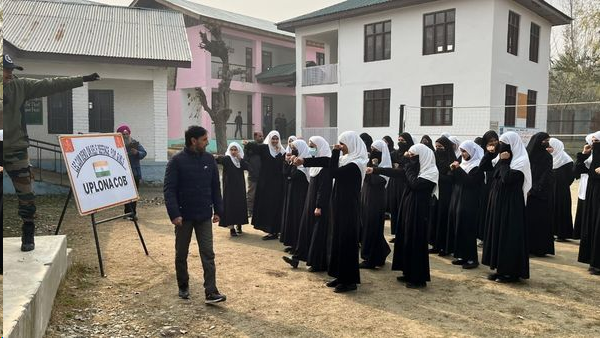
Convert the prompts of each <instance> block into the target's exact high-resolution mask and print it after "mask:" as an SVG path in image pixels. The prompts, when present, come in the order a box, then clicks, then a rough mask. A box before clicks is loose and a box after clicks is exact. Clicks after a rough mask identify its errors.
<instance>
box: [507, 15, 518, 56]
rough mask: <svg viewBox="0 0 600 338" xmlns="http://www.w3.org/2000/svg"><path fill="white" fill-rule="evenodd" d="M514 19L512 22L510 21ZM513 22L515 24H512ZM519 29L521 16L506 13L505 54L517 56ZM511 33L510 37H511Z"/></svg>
mask: <svg viewBox="0 0 600 338" xmlns="http://www.w3.org/2000/svg"><path fill="white" fill-rule="evenodd" d="M511 19H514V20H511ZM513 21H515V22H513ZM520 29H521V15H520V14H517V13H516V12H513V11H508V32H507V37H506V52H507V53H509V54H512V55H514V56H518V55H519V30H520ZM511 33H512V35H511Z"/></svg>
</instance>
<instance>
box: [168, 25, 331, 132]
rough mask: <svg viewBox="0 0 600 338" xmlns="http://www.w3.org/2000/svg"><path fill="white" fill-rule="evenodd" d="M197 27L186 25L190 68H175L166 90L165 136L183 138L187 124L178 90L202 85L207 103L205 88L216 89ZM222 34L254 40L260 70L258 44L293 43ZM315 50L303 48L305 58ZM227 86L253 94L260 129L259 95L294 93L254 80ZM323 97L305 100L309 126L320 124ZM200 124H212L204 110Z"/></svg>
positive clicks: (244, 34) (228, 32) (312, 58)
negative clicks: (170, 88)
mask: <svg viewBox="0 0 600 338" xmlns="http://www.w3.org/2000/svg"><path fill="white" fill-rule="evenodd" d="M200 29H203V30H204V28H203V26H195V27H190V28H187V35H188V40H189V43H190V49H191V52H192V63H191V68H178V70H177V84H176V90H175V91H169V93H168V96H167V100H168V108H167V109H168V114H169V118H168V123H169V127H168V135H169V138H171V139H174V138H181V137H183V131H184V130H185V128H187V126H184V125H183V123H182V120H183V118H182V115H183V114H184V112H183V108H184V107H183V106H184V105H183V104H182V101H183V100H184V99H186V98H184V97H183V95H185V94H183V93H182V92H181V91H180V90H181V89H188V88H195V87H202V88H204V89H205V92H206V96H207V100H208V102H209V104H210V102H211V91H210V90H208V88H217V87H218V83H219V80H218V79H212V78H211V55H210V53H208V52H205V51H204V50H203V49H201V48H200V47H198V46H199V44H200ZM223 33H224V34H226V35H229V36H233V37H237V38H242V39H246V40H250V41H253V42H254V46H253V51H254V57H253V61H254V67H255V68H256V69H260V65H261V63H262V43H268V44H272V45H276V46H282V47H287V48H295V43H294V42H288V41H282V40H277V39H273V38H269V37H263V36H260V35H255V34H251V33H247V32H242V31H237V30H232V29H229V28H224V29H223ZM317 51H319V50H318V49H317V48H314V47H309V48H307V60H310V61H316V52H317ZM231 89H232V90H233V91H236V92H246V93H250V94H252V95H253V105H252V106H253V116H252V117H253V122H254V130H262V123H261V119H262V95H282V96H295V89H294V88H288V87H278V86H271V85H264V84H258V83H244V82H239V81H232V82H231ZM323 111H324V107H323V99H322V98H318V97H311V98H308V100H307V123H308V126H311V127H319V126H323ZM200 120H201V121H200V124H201V125H202V126H203V127H205V128H207V129H208V130H212V123H211V120H210V117H209V116H208V114H207V113H206V112H203V113H202V116H201V118H200Z"/></svg>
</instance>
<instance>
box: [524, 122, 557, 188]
mask: <svg viewBox="0 0 600 338" xmlns="http://www.w3.org/2000/svg"><path fill="white" fill-rule="evenodd" d="M547 138H550V135H548V133H546V132H539V133H537V134H535V135H533V136H532V137H531V140H530V141H529V144H527V154H529V163H530V164H531V178H532V179H533V184H534V186H535V183H536V182H538V181H539V179H541V178H542V176H541V175H542V174H543V173H544V171H545V170H547V169H548V168H550V169H552V155H551V154H550V153H549V152H548V151H547V150H546V147H547V144H545V143H542V142H543V141H544V140H545V139H547Z"/></svg>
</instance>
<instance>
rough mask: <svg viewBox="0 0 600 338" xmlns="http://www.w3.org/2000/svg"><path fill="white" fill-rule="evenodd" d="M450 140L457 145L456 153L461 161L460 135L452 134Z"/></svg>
mask: <svg viewBox="0 0 600 338" xmlns="http://www.w3.org/2000/svg"><path fill="white" fill-rule="evenodd" d="M448 139H449V140H450V141H452V143H454V144H455V145H456V150H454V155H456V158H457V159H459V161H460V155H461V154H460V148H459V147H460V140H459V139H458V137H456V136H450V137H449V138H448Z"/></svg>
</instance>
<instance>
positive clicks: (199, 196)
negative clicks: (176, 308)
mask: <svg viewBox="0 0 600 338" xmlns="http://www.w3.org/2000/svg"><path fill="white" fill-rule="evenodd" d="M207 145H208V132H207V131H206V129H204V128H202V127H200V126H190V127H189V128H188V129H187V130H186V132H185V148H184V149H183V150H182V151H180V152H178V153H177V154H175V155H174V156H173V158H172V159H171V160H170V161H169V163H168V164H167V170H166V172H165V183H164V195H165V205H166V207H167V212H168V213H169V218H170V219H171V223H173V225H175V270H176V272H177V284H178V286H179V297H180V298H183V299H188V298H189V296H190V291H189V279H190V278H189V275H188V268H187V256H188V251H189V247H190V241H191V239H192V231H195V232H196V240H197V241H198V247H199V249H200V259H201V260H202V269H203V270H204V292H205V296H206V298H205V299H206V300H205V303H206V304H212V303H218V302H222V301H224V300H226V297H225V295H222V294H220V293H219V290H218V289H217V283H216V268H215V253H214V251H213V235H212V223H218V222H219V221H220V217H219V215H221V214H222V213H223V212H222V210H223V200H222V198H221V183H220V182H219V169H218V168H217V163H216V162H215V159H214V158H213V157H212V155H210V154H209V153H207V152H206V146H207ZM213 210H214V214H213ZM211 217H212V222H211Z"/></svg>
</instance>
